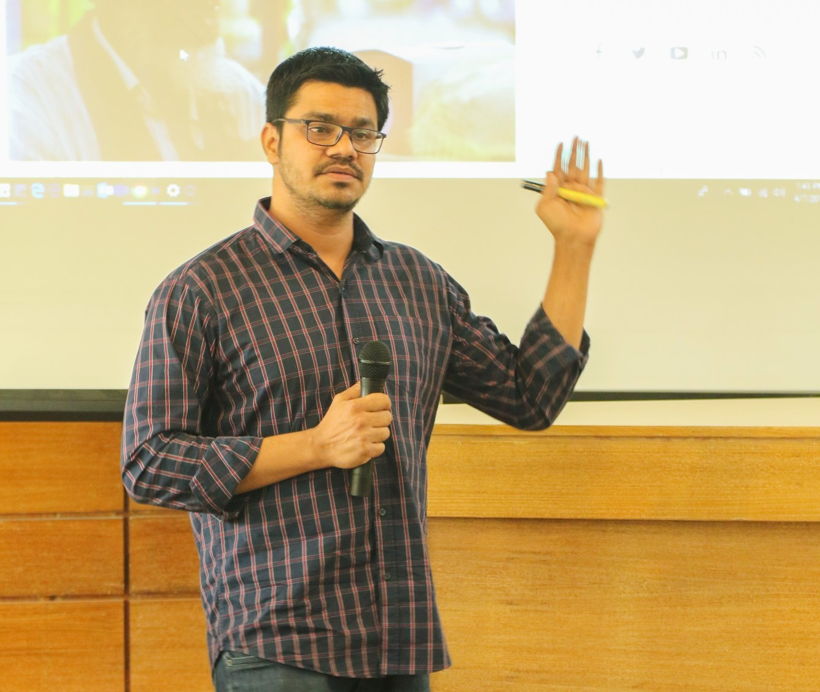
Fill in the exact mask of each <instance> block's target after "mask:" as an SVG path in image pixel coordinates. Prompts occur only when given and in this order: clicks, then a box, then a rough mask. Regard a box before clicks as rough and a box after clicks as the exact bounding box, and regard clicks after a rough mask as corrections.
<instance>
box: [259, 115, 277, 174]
mask: <svg viewBox="0 0 820 692" xmlns="http://www.w3.org/2000/svg"><path fill="white" fill-rule="evenodd" d="M260 139H261V141H262V151H264V152H265V158H266V159H267V160H268V161H269V162H270V163H271V164H273V165H274V166H275V165H276V164H277V163H279V139H280V137H279V128H277V127H276V125H273V124H271V123H265V126H264V127H263V128H262V133H261V135H260Z"/></svg>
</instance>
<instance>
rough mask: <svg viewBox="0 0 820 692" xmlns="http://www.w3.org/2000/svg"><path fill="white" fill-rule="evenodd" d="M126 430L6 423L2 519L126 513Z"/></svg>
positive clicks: (0, 462)
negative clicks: (122, 452)
mask: <svg viewBox="0 0 820 692" xmlns="http://www.w3.org/2000/svg"><path fill="white" fill-rule="evenodd" d="M121 428H122V426H121V424H119V423H77V422H71V423H56V422H45V423H39V422H38V423H35V422H31V423H28V422H26V423H21V422H0V478H1V479H2V483H0V514H34V513H49V512H119V511H122V509H123V491H122V484H121V483H120V471H119V454H120V430H121Z"/></svg>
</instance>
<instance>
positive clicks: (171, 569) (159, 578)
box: [128, 512, 199, 594]
mask: <svg viewBox="0 0 820 692" xmlns="http://www.w3.org/2000/svg"><path fill="white" fill-rule="evenodd" d="M128 530H129V541H128V546H129V565H130V587H131V593H132V594H152V593H154V594H198V593H199V557H198V556H197V552H196V547H195V545H194V537H193V534H192V533H191V523H190V520H189V519H188V515H187V513H185V512H169V513H167V514H165V513H162V514H159V515H157V516H154V514H153V513H149V514H148V515H144V516H140V515H132V516H131V518H130V520H129V522H128Z"/></svg>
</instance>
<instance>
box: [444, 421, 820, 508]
mask: <svg viewBox="0 0 820 692" xmlns="http://www.w3.org/2000/svg"><path fill="white" fill-rule="evenodd" d="M818 458H820V428H811V429H794V430H789V429H782V428H780V429H765V428H763V429H756V428H689V429H687V428H603V429H595V428H582V427H579V428H573V427H570V426H567V427H564V428H553V429H550V430H547V431H545V432H537V433H524V432H520V431H515V430H512V429H511V428H507V427H505V426H464V425H453V426H450V425H442V426H437V427H436V434H435V435H434V436H433V440H432V443H431V445H430V454H429V468H430V470H429V483H430V503H429V514H430V516H451V517H517V518H563V519H578V518H594V519H664V520H678V519H693V520H727V521H731V520H746V521H757V520H766V521H820V502H818V501H817V498H818V497H820V464H818V463H817V459H818Z"/></svg>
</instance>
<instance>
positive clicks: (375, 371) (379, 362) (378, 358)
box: [359, 341, 391, 380]
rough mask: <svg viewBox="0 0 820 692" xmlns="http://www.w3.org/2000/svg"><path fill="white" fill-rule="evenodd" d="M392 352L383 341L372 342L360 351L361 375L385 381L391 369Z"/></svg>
mask: <svg viewBox="0 0 820 692" xmlns="http://www.w3.org/2000/svg"><path fill="white" fill-rule="evenodd" d="M390 363H391V360H390V351H388V350H387V346H385V345H384V344H383V343H382V342H381V341H371V342H369V343H367V344H365V345H364V347H363V348H362V350H361V351H359V375H360V376H361V377H369V378H370V379H374V380H383V379H384V378H385V377H387V371H388V370H389V369H390Z"/></svg>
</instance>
